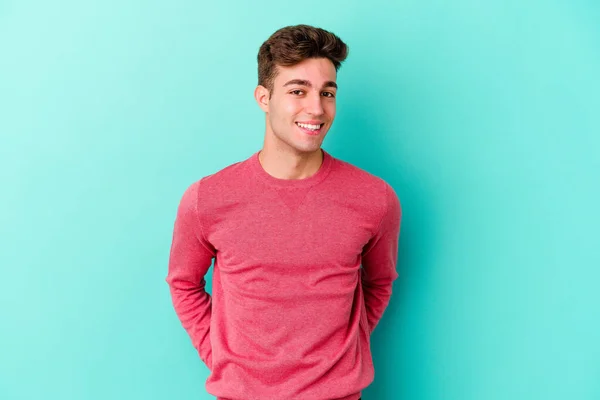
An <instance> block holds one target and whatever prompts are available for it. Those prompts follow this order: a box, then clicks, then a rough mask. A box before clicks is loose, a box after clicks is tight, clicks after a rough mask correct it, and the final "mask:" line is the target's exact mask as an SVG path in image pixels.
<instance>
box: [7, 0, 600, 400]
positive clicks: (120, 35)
mask: <svg viewBox="0 0 600 400" xmlns="http://www.w3.org/2000/svg"><path fill="white" fill-rule="evenodd" d="M599 20H600V3H598V2H597V1H570V2H567V1H535V0H533V1H526V2H522V1H514V0H510V1H486V2H475V1H468V0H456V1H453V2H442V1H425V2H417V1H396V2H391V1H382V0H372V1H368V2H364V1H360V2H356V1H354V2H349V1H340V0H336V1H326V2H324V1H313V0H308V1H303V2H301V3H297V2H295V3H292V2H284V1H277V2H275V1H255V2H242V1H236V2H223V3H218V2H197V1H181V0H172V1H166V0H163V1H125V2H121V1H114V0H111V1H64V0H63V1H57V2H43V1H28V0H20V1H18V2H17V1H1V2H0V61H1V62H0V134H1V136H0V138H1V142H0V179H1V182H2V185H1V191H2V195H1V196H0V202H1V203H0V246H1V248H0V249H1V250H0V268H1V271H0V272H1V278H2V279H1V280H0V307H1V308H0V313H1V324H2V327H1V329H0V398H2V399H6V400H13V399H15V400H16V399H45V400H55V399H56V400H59V399H60V400H70V399H73V400H100V399H127V400H135V399H144V400H151V399H178V400H183V399H198V400H200V399H210V398H213V396H211V395H208V394H206V392H205V390H204V380H205V379H206V377H207V375H208V369H207V368H206V367H205V366H204V365H203V364H202V362H201V361H200V359H199V358H198V356H197V354H196V352H195V351H194V349H193V348H192V347H191V343H190V341H189V339H188V337H187V335H186V333H185V331H184V330H183V328H182V327H181V325H180V323H179V321H178V319H177V318H176V315H175V313H174V311H173V309H172V306H171V303H170V297H169V293H168V287H167V285H166V283H165V282H164V278H165V276H166V272H167V259H168V252H169V247H170V241H171V234H172V227H173V221H174V217H175V211H176V207H177V204H178V201H179V199H180V197H181V195H182V194H183V191H184V190H185V188H186V187H187V186H188V185H189V184H190V183H192V182H193V181H195V180H197V179H199V178H200V177H202V176H204V175H207V174H210V173H213V172H215V171H217V170H219V169H220V168H223V167H225V166H227V165H229V164H231V163H234V162H237V161H239V160H242V159H244V158H246V157H248V156H249V155H250V154H251V153H252V152H254V151H256V150H258V149H260V147H261V145H262V140H263V135H264V114H263V113H262V112H261V111H260V109H259V108H258V106H257V105H256V104H255V102H254V99H253V90H254V87H255V85H256V80H257V71H256V54H257V52H258V48H259V46H260V44H261V43H262V42H263V41H264V40H266V39H267V37H268V36H269V35H270V34H271V33H272V32H274V31H275V30H276V29H278V28H280V27H283V26H285V25H290V24H297V23H308V24H312V25H316V26H320V27H323V28H325V29H328V30H331V31H333V32H335V33H336V34H338V35H339V36H340V37H341V38H342V39H343V40H344V41H346V42H347V43H348V45H349V46H350V55H349V58H348V59H347V61H346V63H345V64H344V65H343V66H342V68H341V70H340V71H339V75H338V84H339V86H340V90H339V92H338V116H337V119H336V122H335V124H334V126H333V129H332V130H331V131H330V133H329V135H328V137H327V138H326V140H325V143H324V146H323V147H324V148H325V149H326V150H328V151H329V152H330V153H332V154H333V155H334V156H336V157H338V158H341V159H344V160H346V161H349V162H351V163H353V164H355V165H357V166H359V167H361V168H364V169H366V170H368V171H370V172H372V173H374V174H376V175H378V176H381V177H382V178H384V179H386V180H387V181H388V182H389V183H390V184H392V186H393V187H394V188H395V189H396V191H397V193H398V195H399V197H400V200H401V203H402V206H403V213H404V216H403V224H402V233H401V240H400V255H399V267H398V268H399V272H400V274H401V278H400V279H399V280H398V281H397V282H396V284H395V286H394V295H393V297H392V301H391V303H390V306H389V308H388V310H387V311H386V314H385V315H384V317H383V319H382V321H381V323H380V325H379V326H378V328H377V329H376V331H375V332H374V333H373V340H372V342H373V345H372V347H373V353H374V362H375V368H376V373H375V381H374V382H373V384H372V385H371V386H370V387H369V388H368V389H366V390H365V391H364V392H363V398H364V399H380V400H381V399H392V400H396V399H407V400H408V399H415V400H481V399H485V400H500V399H510V400H515V399H527V400H531V399H544V400H552V399H556V400H558V399H560V400H564V399H581V400H583V399H585V400H592V399H599V398H600V379H599V376H600V340H599V339H600V292H599V291H598V282H599V280H600V251H599V243H598V242H599V240H598V226H599V223H600V216H599V215H600V212H599V211H598V204H599V200H600V188H599V182H600V177H599V175H600V174H599V171H600V154H599V153H600V150H599V149H600V138H599V135H600V96H599V93H600V78H599V71H600V24H599V23H598V21H599ZM208 279H209V280H210V276H209V277H208ZM209 288H210V285H209Z"/></svg>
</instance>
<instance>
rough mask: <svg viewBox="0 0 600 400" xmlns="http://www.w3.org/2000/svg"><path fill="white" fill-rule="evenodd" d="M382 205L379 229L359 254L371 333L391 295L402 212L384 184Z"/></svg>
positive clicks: (394, 195)
mask: <svg viewBox="0 0 600 400" xmlns="http://www.w3.org/2000/svg"><path fill="white" fill-rule="evenodd" d="M385 187H386V191H385V199H386V203H385V204H386V206H385V210H384V214H383V216H382V219H381V222H380V224H379V228H378V230H377V232H376V233H375V235H374V236H373V237H372V238H371V240H370V241H369V242H368V243H367V244H366V245H365V247H364V249H363V252H362V262H361V264H362V269H361V271H362V276H361V280H362V287H363V292H364V298H365V308H366V310H367V320H368V322H369V328H370V330H371V332H373V330H375V326H377V324H378V323H379V320H380V319H381V317H382V315H383V312H384V311H385V309H386V308H387V306H388V304H389V301H390V297H391V296H392V284H393V282H394V280H396V278H398V273H397V272H396V264H397V261H398V240H399V237H400V221H401V217H402V210H401V206H400V201H399V199H398V196H397V195H396V193H395V192H394V189H393V188H392V187H391V186H390V185H389V184H387V183H386V184H385Z"/></svg>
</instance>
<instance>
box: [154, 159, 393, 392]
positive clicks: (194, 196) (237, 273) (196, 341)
mask: <svg viewBox="0 0 600 400" xmlns="http://www.w3.org/2000/svg"><path fill="white" fill-rule="evenodd" d="M323 155H324V160H323V163H322V165H321V167H320V169H319V170H318V172H317V173H315V174H314V175H312V176H311V177H309V178H305V179H295V180H286V179H278V178H275V177H272V176H271V175H269V174H268V173H267V172H266V171H265V170H264V169H263V168H262V166H261V164H260V162H259V160H258V152H256V153H254V154H253V155H252V156H251V157H249V158H248V159H246V160H244V161H241V162H238V163H235V164H232V165H230V166H228V167H226V168H224V169H222V170H220V171H218V172H216V173H214V174H212V175H209V176H206V177H204V178H202V179H200V180H199V181H197V182H195V183H193V184H192V185H191V186H190V187H189V188H188V189H187V190H186V191H185V193H184V195H183V198H182V199H181V203H180V205H179V208H178V211H177V217H176V220H175V227H174V232H173V243H172V247H171V254H170V260H169V271H168V275H167V279H166V280H167V283H168V284H169V287H170V290H171V296H172V299H173V305H174V308H175V311H176V313H177V315H178V317H179V319H180V320H181V323H182V325H183V327H184V328H185V329H186V331H187V332H188V334H189V336H190V338H191V341H192V344H193V345H194V347H195V348H196V349H197V351H198V354H199V356H200V358H201V359H202V361H203V362H204V363H205V364H206V365H207V367H208V368H209V370H210V375H209V377H208V379H207V380H206V390H207V392H208V393H211V394H213V395H215V396H216V397H217V399H222V400H296V399H299V400H330V399H343V400H356V399H358V398H359V397H360V395H361V390H362V389H364V388H365V387H367V386H368V385H369V384H370V383H371V382H372V381H373V379H374V368H373V362H372V358H371V350H370V336H371V332H373V329H375V326H376V325H377V323H378V322H379V320H380V318H381V316H382V315H383V312H384V310H385V308H386V307H387V305H388V302H389V300H390V296H391V294H392V282H393V281H394V280H395V279H396V278H397V277H398V274H397V272H396V262H397V253H398V239H399V232H400V219H401V208H400V202H399V200H398V197H397V195H396V194H395V192H394V190H393V189H392V187H391V186H390V185H389V184H388V183H386V182H385V181H384V180H382V179H381V178H379V177H376V176H374V175H371V174H369V173H367V172H366V171H364V170H361V169H359V168H358V167H355V166H353V165H351V164H349V163H347V162H345V161H342V160H339V159H337V158H334V157H333V156H331V155H330V154H329V153H327V152H326V151H324V150H323ZM213 259H214V270H213V285H212V296H211V295H210V294H209V293H207V292H206V291H205V283H206V281H205V274H206V272H207V271H208V269H209V268H210V266H211V264H212V261H213ZM361 264H362V268H361Z"/></svg>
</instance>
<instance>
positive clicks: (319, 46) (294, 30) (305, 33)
mask: <svg viewBox="0 0 600 400" xmlns="http://www.w3.org/2000/svg"><path fill="white" fill-rule="evenodd" d="M347 56H348V46H347V45H346V44H345V43H344V42H343V41H342V40H341V39H340V38H339V37H338V36H336V35H334V34H333V33H331V32H328V31H326V30H324V29H321V28H317V27H314V26H310V25H292V26H286V27H284V28H281V29H279V30H277V31H276V32H275V33H273V34H272V35H271V36H270V37H269V38H268V39H267V40H266V41H265V42H264V43H263V44H262V45H261V46H260V49H259V51H258V57H257V59H258V84H259V85H262V86H264V87H266V88H267V89H269V91H272V90H273V83H274V81H275V77H276V76H277V66H278V65H280V66H284V67H287V66H293V65H296V64H298V63H300V62H301V61H304V60H306V59H308V58H327V59H329V60H330V61H331V62H332V63H333V65H334V67H335V70H336V72H337V71H338V70H339V68H340V66H341V65H342V62H343V61H344V60H345V59H346V57H347Z"/></svg>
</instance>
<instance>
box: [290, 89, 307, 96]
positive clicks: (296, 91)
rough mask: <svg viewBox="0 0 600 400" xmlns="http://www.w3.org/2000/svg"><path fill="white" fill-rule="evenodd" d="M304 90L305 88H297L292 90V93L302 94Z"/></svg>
mask: <svg viewBox="0 0 600 400" xmlns="http://www.w3.org/2000/svg"><path fill="white" fill-rule="evenodd" d="M303 92H304V91H303V90H300V89H297V90H292V91H291V92H290V93H291V94H296V95H300V94H302V93H303Z"/></svg>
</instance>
